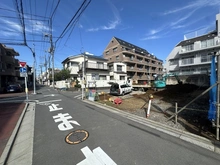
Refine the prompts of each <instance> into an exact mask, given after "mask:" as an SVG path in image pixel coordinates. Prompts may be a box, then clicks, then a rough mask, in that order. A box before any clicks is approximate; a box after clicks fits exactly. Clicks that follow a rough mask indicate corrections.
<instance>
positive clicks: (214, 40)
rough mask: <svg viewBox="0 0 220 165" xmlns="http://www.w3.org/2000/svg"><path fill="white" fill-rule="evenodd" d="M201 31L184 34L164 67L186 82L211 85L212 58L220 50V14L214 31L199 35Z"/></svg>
mask: <svg viewBox="0 0 220 165" xmlns="http://www.w3.org/2000/svg"><path fill="white" fill-rule="evenodd" d="M200 31H201V30H200ZM200 31H196V32H195V33H194V35H193V37H191V36H192V33H191V34H190V35H191V36H190V35H185V36H184V40H182V41H180V42H179V43H178V44H177V45H176V46H175V47H174V48H173V50H172V51H171V53H170V54H169V55H168V57H167V58H166V63H165V65H164V68H165V71H166V72H167V73H175V74H177V75H179V78H181V80H182V81H183V82H184V83H191V84H196V85H199V86H209V75H210V68H211V58H212V56H213V55H215V54H216V52H218V51H220V14H217V15H216V28H215V29H214V30H213V31H210V32H206V33H203V34H202V35H199V32H200ZM200 33H201V32H200ZM188 36H190V37H188Z"/></svg>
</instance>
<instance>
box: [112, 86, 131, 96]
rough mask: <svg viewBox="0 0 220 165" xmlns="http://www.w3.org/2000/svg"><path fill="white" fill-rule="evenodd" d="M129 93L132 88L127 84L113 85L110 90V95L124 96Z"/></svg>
mask: <svg viewBox="0 0 220 165" xmlns="http://www.w3.org/2000/svg"><path fill="white" fill-rule="evenodd" d="M130 92H132V87H131V86H130V85H128V84H118V83H113V84H112V85H111V88H110V94H112V95H125V94H127V93H130Z"/></svg>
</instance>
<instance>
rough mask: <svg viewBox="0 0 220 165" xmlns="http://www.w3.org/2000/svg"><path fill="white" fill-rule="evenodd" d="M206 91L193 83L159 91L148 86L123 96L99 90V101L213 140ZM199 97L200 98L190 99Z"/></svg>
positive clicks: (213, 132)
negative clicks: (150, 97)
mask: <svg viewBox="0 0 220 165" xmlns="http://www.w3.org/2000/svg"><path fill="white" fill-rule="evenodd" d="M205 90H207V88H204V87H203V88H202V87H198V86H196V85H192V84H177V85H167V86H166V88H164V89H163V90H160V91H155V90H153V89H150V88H149V89H148V90H146V91H145V92H142V91H133V92H132V93H130V94H127V95H124V96H112V95H110V94H106V93H102V94H101V95H100V96H99V100H98V102H100V103H102V104H105V105H108V106H112V107H114V108H117V109H119V110H122V111H126V112H129V113H132V114H135V115H139V116H141V117H145V118H146V120H154V121H156V122H160V123H163V124H166V125H169V126H171V127H175V128H177V129H180V130H184V131H188V132H190V133H194V134H197V135H200V136H203V137H206V138H208V139H216V127H215V126H214V125H213V123H212V122H211V121H210V120H208V110H209V92H207V93H205V94H203V95H201V94H202V93H204V91H205ZM149 95H152V96H153V98H152V103H151V107H150V114H149V115H147V110H148V106H149ZM198 96H201V97H199V98H198V99H196V100H195V101H193V102H192V100H194V99H195V98H197V97H198ZM116 98H120V99H121V102H119V103H118V104H116V103H115V102H113V100H115V99H116ZM190 102H192V103H190ZM189 103H190V104H189ZM187 104H188V105H187ZM186 105H187V107H186V108H185V109H184V110H182V111H181V112H180V113H178V115H177V120H176V121H175V117H173V118H171V119H169V118H170V117H171V116H172V115H173V114H175V110H177V111H178V110H180V109H181V108H182V107H184V106H186Z"/></svg>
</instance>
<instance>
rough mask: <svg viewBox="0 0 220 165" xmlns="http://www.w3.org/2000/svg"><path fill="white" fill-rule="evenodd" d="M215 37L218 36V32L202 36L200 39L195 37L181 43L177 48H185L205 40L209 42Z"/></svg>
mask: <svg viewBox="0 0 220 165" xmlns="http://www.w3.org/2000/svg"><path fill="white" fill-rule="evenodd" d="M215 36H217V31H216V30H214V31H212V32H209V33H207V34H205V35H202V36H198V37H194V38H191V39H188V40H183V41H180V42H179V43H178V44H177V45H176V46H185V45H189V44H193V43H194V42H196V41H203V40H207V39H212V38H214V37H215Z"/></svg>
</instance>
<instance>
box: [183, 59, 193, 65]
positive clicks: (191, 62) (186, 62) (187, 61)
mask: <svg viewBox="0 0 220 165" xmlns="http://www.w3.org/2000/svg"><path fill="white" fill-rule="evenodd" d="M181 61H182V62H181V64H182V65H187V64H194V58H193V57H190V58H185V59H182V60H181Z"/></svg>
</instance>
